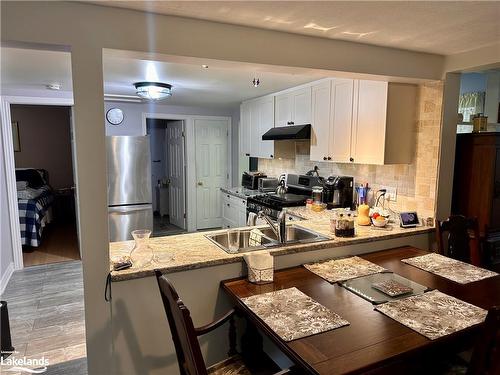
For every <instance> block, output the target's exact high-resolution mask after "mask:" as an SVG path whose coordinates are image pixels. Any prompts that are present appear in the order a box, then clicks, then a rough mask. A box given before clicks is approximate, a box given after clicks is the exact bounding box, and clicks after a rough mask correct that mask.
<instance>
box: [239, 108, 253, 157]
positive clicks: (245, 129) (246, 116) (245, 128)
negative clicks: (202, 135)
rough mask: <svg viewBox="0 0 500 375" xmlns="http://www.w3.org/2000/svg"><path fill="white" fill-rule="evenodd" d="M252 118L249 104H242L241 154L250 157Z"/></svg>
mask: <svg viewBox="0 0 500 375" xmlns="http://www.w3.org/2000/svg"><path fill="white" fill-rule="evenodd" d="M251 126H252V124H251V116H250V105H249V103H248V102H244V103H241V107H240V154H241V155H245V156H250V147H251V146H250V140H251V131H250V130H251Z"/></svg>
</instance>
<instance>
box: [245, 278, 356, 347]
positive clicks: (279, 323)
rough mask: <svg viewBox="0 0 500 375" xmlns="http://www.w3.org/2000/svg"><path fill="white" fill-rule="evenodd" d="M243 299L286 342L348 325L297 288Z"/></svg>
mask: <svg viewBox="0 0 500 375" xmlns="http://www.w3.org/2000/svg"><path fill="white" fill-rule="evenodd" d="M241 300H242V301H243V303H244V304H245V305H247V306H248V307H249V308H250V310H252V311H253V312H254V313H255V314H256V315H257V316H258V317H259V318H260V319H262V320H263V321H264V322H265V323H266V324H267V325H268V326H269V327H270V328H271V329H272V330H273V331H274V332H276V334H277V335H278V336H279V337H281V338H282V339H283V340H284V341H292V340H296V339H300V338H302V337H307V336H311V335H315V334H317V333H321V332H325V331H329V330H332V329H335V328H339V327H343V326H346V325H349V322H348V321H347V320H345V319H344V318H342V317H341V316H340V315H337V314H336V313H334V312H333V311H331V310H329V309H327V308H326V307H324V306H323V305H321V304H319V303H318V302H316V301H315V300H313V299H312V298H310V297H308V296H307V295H305V294H304V293H302V292H301V291H300V290H298V289H297V288H295V287H294V288H288V289H282V290H278V291H275V292H270V293H264V294H258V295H255V296H250V297H246V298H242V299H241Z"/></svg>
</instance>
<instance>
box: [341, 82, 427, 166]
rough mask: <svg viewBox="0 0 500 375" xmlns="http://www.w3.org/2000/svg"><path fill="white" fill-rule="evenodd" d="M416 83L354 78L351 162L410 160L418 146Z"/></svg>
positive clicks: (384, 162)
mask: <svg viewBox="0 0 500 375" xmlns="http://www.w3.org/2000/svg"><path fill="white" fill-rule="evenodd" d="M416 99H417V86H415V85H410V84H403V83H387V82H380V81H366V80H359V81H355V85H354V102H353V108H354V111H353V121H352V123H353V125H352V134H351V159H350V160H351V162H354V163H361V164H401V163H406V164H408V163H411V162H412V160H413V156H414V149H415V124H416V122H415V112H416V106H417V100H416Z"/></svg>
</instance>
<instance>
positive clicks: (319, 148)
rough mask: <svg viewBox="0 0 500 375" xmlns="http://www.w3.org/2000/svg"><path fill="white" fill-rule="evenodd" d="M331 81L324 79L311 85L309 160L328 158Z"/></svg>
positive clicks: (330, 139) (330, 141) (330, 143)
mask: <svg viewBox="0 0 500 375" xmlns="http://www.w3.org/2000/svg"><path fill="white" fill-rule="evenodd" d="M330 91H331V83H330V81H326V82H323V83H320V84H318V85H314V86H313V87H312V121H311V125H312V128H311V160H314V161H323V160H327V159H328V155H329V153H330V148H331V145H332V137H331V134H330V133H331V121H330V106H331V92H330Z"/></svg>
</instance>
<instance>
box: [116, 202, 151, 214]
mask: <svg viewBox="0 0 500 375" xmlns="http://www.w3.org/2000/svg"><path fill="white" fill-rule="evenodd" d="M150 209H151V205H150V204H138V205H134V206H116V207H108V212H109V213H124V214H126V213H128V212H134V211H143V210H150Z"/></svg>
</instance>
